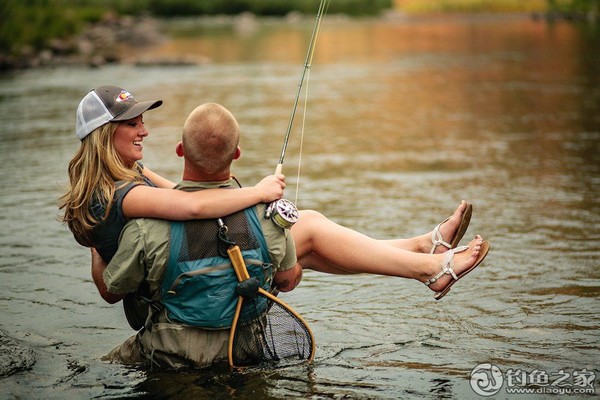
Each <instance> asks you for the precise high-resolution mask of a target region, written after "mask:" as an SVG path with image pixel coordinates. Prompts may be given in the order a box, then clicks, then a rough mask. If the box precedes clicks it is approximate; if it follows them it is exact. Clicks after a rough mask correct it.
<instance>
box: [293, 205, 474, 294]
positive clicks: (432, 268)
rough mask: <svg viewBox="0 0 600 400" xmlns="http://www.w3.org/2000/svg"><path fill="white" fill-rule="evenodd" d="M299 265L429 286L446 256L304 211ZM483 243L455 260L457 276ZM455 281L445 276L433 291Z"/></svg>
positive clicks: (298, 228)
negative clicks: (397, 243)
mask: <svg viewBox="0 0 600 400" xmlns="http://www.w3.org/2000/svg"><path fill="white" fill-rule="evenodd" d="M291 232H292V236H293V238H294V241H295V243H296V254H297V256H298V261H299V263H300V264H301V265H302V266H303V267H305V268H310V269H314V270H316V271H320V272H326V273H349V274H355V273H369V274H377V275H388V276H397V277H403V278H411V279H416V280H419V281H420V282H425V281H426V280H427V279H428V278H431V277H432V276H435V275H436V274H437V273H438V272H439V271H440V265H441V263H442V260H443V258H444V255H443V254H423V253H415V252H412V251H408V250H405V249H401V248H396V247H394V246H390V244H389V243H385V242H383V241H379V240H376V239H373V238H370V237H368V236H366V235H363V234H361V233H358V232H356V231H353V230H351V229H348V228H345V227H343V226H341V225H338V224H336V223H335V222H333V221H331V220H329V219H327V218H326V217H324V216H323V215H322V214H320V213H318V212H316V211H311V210H303V211H300V220H299V221H298V222H297V223H296V224H294V226H292V228H291ZM481 243H482V240H481V238H479V237H478V238H476V239H474V240H473V241H471V243H470V244H469V246H470V248H469V250H467V251H464V252H461V253H457V254H456V255H455V258H454V264H455V269H454V270H455V272H456V274H460V273H461V272H462V271H464V270H466V269H468V268H469V267H471V266H472V265H473V264H474V262H475V260H476V258H477V256H478V254H479V250H480V246H481ZM450 279H452V278H451V277H450V276H449V275H444V276H443V277H441V278H440V279H439V280H438V281H436V282H435V283H434V284H432V285H430V286H429V288H430V289H432V290H434V291H437V290H439V289H440V288H444V287H445V286H446V284H447V283H448V282H449V281H450Z"/></svg>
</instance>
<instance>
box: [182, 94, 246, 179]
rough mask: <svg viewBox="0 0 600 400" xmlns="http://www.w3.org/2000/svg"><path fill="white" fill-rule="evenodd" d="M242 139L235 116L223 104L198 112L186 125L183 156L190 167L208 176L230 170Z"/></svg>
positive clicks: (199, 107) (190, 116)
mask: <svg viewBox="0 0 600 400" xmlns="http://www.w3.org/2000/svg"><path fill="white" fill-rule="evenodd" d="M239 140H240V127H239V125H238V123H237V121H236V120H235V118H234V116H233V114H231V112H229V110H227V109H226V108H225V107H223V106H221V105H220V104H215V103H207V104H202V105H200V106H198V107H196V108H195V109H194V111H192V112H191V114H190V115H189V116H188V118H187V120H186V121H185V124H184V125H183V138H182V143H183V153H184V156H185V159H186V161H187V162H188V163H190V166H192V167H193V168H197V169H198V171H199V172H202V173H204V174H208V175H214V174H218V173H220V172H223V171H225V170H227V171H228V170H229V166H230V165H231V162H232V161H233V159H234V157H235V154H236V150H237V146H238V143H239Z"/></svg>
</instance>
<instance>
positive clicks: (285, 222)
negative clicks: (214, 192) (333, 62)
mask: <svg viewBox="0 0 600 400" xmlns="http://www.w3.org/2000/svg"><path fill="white" fill-rule="evenodd" d="M328 7H329V0H321V1H320V2H319V10H318V11H317V17H316V19H315V25H314V27H313V31H312V35H311V37H310V42H309V44H308V51H307V52H306V59H305V61H304V68H303V69H302V74H301V75H300V82H299V83H298V91H297V93H296V98H295V99H294V105H293V107H292V112H291V114H290V119H289V121H288V126H287V129H286V131H285V136H284V139H283V146H282V147H281V155H280V156H279V162H278V163H277V167H276V168H275V175H277V174H281V171H282V170H283V159H284V158H285V152H286V150H287V146H288V142H289V139H290V133H291V132H292V127H293V125H294V117H295V116H296V110H297V109H298V101H299V99H300V93H302V86H303V85H304V78H305V76H306V73H307V71H308V70H309V69H310V66H311V64H312V59H313V55H314V53H315V44H316V43H317V37H318V36H319V30H320V29H321V21H322V20H323V17H324V15H325V14H326V13H327V8H328ZM305 108H306V104H305ZM271 216H272V219H273V221H274V222H275V223H276V224H277V225H278V226H280V227H282V228H284V229H285V228H290V227H291V226H292V225H293V224H294V223H296V221H298V218H299V213H298V209H297V208H296V206H295V205H294V203H292V202H291V201H289V200H286V199H280V200H278V201H275V202H273V203H271V204H270V205H269V207H267V211H266V212H265V218H267V219H268V218H271Z"/></svg>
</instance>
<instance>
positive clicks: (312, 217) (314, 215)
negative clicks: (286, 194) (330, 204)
mask: <svg viewBox="0 0 600 400" xmlns="http://www.w3.org/2000/svg"><path fill="white" fill-rule="evenodd" d="M324 219H327V218H326V217H325V216H324V215H323V214H321V213H320V212H318V211H315V210H300V221H305V222H312V221H321V220H324Z"/></svg>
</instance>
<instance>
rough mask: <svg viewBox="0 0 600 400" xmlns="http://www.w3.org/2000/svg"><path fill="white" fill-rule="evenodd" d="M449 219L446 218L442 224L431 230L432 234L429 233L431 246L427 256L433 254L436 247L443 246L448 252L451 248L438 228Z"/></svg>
mask: <svg viewBox="0 0 600 400" xmlns="http://www.w3.org/2000/svg"><path fill="white" fill-rule="evenodd" d="M449 219H450V217H448V218H446V219H445V220H443V221H442V222H440V223H439V224H438V225H437V226H436V227H435V228H434V229H433V232H431V245H432V246H431V251H430V252H429V254H433V252H434V251H435V249H436V248H437V247H438V246H444V247H446V248H447V249H448V250H450V249H451V248H452V245H451V244H450V243H448V242H446V241H445V240H444V237H443V236H442V233H441V232H440V227H441V226H442V224H443V223H444V222H446V221H448V220H449Z"/></svg>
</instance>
